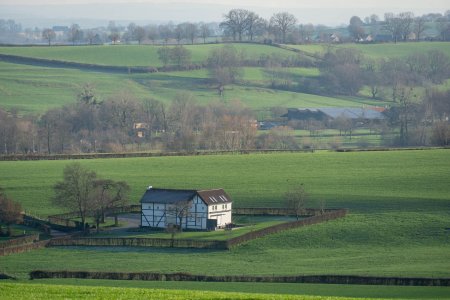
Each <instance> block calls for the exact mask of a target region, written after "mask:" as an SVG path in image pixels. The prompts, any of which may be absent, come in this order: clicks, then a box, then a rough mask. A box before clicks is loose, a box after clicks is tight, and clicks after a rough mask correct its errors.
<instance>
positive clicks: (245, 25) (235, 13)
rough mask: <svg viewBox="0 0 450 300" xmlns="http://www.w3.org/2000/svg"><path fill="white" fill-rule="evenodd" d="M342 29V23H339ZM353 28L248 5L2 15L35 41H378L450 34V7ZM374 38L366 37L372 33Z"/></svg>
mask: <svg viewBox="0 0 450 300" xmlns="http://www.w3.org/2000/svg"><path fill="white" fill-rule="evenodd" d="M335 29H338V28H335ZM344 29H346V30H347V32H348V36H347V34H342V33H341V31H340V30H334V31H333V28H330V27H327V26H324V25H313V24H311V23H308V24H306V23H301V22H299V20H298V19H297V18H296V17H295V16H294V15H293V14H291V13H289V12H278V13H274V14H273V15H272V16H271V17H270V18H268V19H265V18H263V17H261V16H259V15H258V14H257V13H256V12H254V11H250V10H247V9H232V10H230V11H228V12H227V13H225V14H224V15H223V19H222V21H220V22H211V23H204V22H183V23H179V24H175V23H173V22H169V23H166V24H158V25H156V24H148V25H137V24H136V23H134V22H131V23H129V24H128V25H127V26H123V25H120V24H117V23H116V22H115V21H110V22H109V23H108V24H107V25H106V26H102V27H98V28H89V29H81V27H80V25H79V24H76V23H74V24H72V25H70V26H55V27H51V28H50V27H48V28H38V27H35V28H25V29H23V28H22V25H21V24H20V23H17V22H15V21H14V20H12V19H9V20H4V19H0V42H3V43H7V42H8V41H9V42H22V43H36V42H40V41H42V40H43V41H46V42H47V43H48V44H49V45H51V44H52V43H54V42H58V43H69V44H73V45H75V44H90V45H92V44H103V43H109V42H110V43H113V44H116V43H118V42H121V43H138V44H141V43H144V42H145V43H152V44H155V43H158V44H194V43H200V42H202V43H207V42H222V41H227V40H232V41H257V42H266V43H271V42H277V43H289V44H300V43H311V42H332V41H333V39H332V38H330V35H331V33H332V32H334V34H337V35H339V41H341V42H342V41H348V42H350V41H356V42H358V41H373V40H374V39H375V38H376V36H377V35H386V34H387V35H389V36H390V38H389V40H386V39H385V38H383V39H382V40H381V41H384V42H386V41H393V42H398V41H406V40H422V39H424V38H425V36H427V37H430V36H429V34H426V31H427V30H430V29H431V30H432V31H433V32H435V34H433V35H432V36H431V37H432V38H433V39H439V40H444V41H448V40H450V10H449V11H446V12H445V13H444V14H440V13H429V14H424V15H421V16H414V14H413V13H412V12H408V11H405V12H401V13H399V14H394V13H391V12H387V13H385V14H384V16H383V19H382V18H381V17H379V16H378V15H375V14H372V15H370V16H367V17H365V18H363V19H362V18H360V17H358V16H353V17H351V18H350V20H349V25H348V26H347V28H344ZM369 35H370V36H371V38H372V39H371V40H367V39H366V38H367V37H368V36H369Z"/></svg>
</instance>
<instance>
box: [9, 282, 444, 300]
mask: <svg viewBox="0 0 450 300" xmlns="http://www.w3.org/2000/svg"><path fill="white" fill-rule="evenodd" d="M90 286H94V287H95V289H96V290H97V291H96V292H94V291H93V288H92V287H90ZM111 288H113V289H111ZM58 289H59V290H58ZM163 290H164V291H163ZM0 291H2V295H3V296H5V297H6V298H2V299H17V298H13V296H16V297H19V298H30V297H31V296H32V298H33V299H44V298H45V299H58V298H57V297H58V296H59V297H64V298H65V299H72V298H77V299H84V298H89V299H103V298H105V299H111V298H114V299H116V298H120V299H131V298H133V297H137V298H144V297H145V298H146V299H162V298H163V299H252V300H257V299H261V300H263V299H329V300H330V299H342V300H343V299H349V298H350V297H351V299H355V300H356V299H438V298H439V299H448V294H447V292H448V288H439V287H392V286H344V285H322V284H270V283H264V284H260V283H202V282H142V281H131V282H130V281H126V282H124V281H117V280H114V281H111V280H110V281H107V280H37V281H33V282H19V283H10V282H8V283H4V284H1V283H0ZM119 291H120V294H117V293H118V292H119ZM207 291H208V292H207ZM110 292H111V293H110ZM255 292H257V294H255ZM245 293H247V294H245ZM248 293H250V294H248ZM107 295H109V297H107ZM116 296H117V297H116ZM69 297H70V298H69ZM153 297H161V298H153ZM176 297H178V298H176ZM338 297H339V298H338Z"/></svg>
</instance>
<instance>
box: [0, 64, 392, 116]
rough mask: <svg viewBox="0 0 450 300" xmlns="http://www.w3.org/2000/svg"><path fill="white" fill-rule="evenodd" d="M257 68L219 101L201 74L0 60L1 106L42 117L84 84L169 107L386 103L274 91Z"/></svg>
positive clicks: (301, 71) (313, 72) (103, 93)
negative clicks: (181, 99) (186, 99)
mask: <svg viewBox="0 0 450 300" xmlns="http://www.w3.org/2000/svg"><path fill="white" fill-rule="evenodd" d="M290 72H292V73H293V74H294V76H300V75H304V76H313V77H314V76H317V74H318V70H317V69H305V68H293V69H291V70H290ZM267 81H268V79H267V78H266V77H265V75H264V70H263V69H261V68H245V69H244V77H243V82H242V84H236V85H229V86H227V87H226V90H225V96H224V98H221V97H219V95H218V93H217V91H216V89H215V86H214V85H213V84H211V83H210V81H209V80H208V72H207V71H206V70H194V71H183V72H168V73H151V74H131V75H128V74H113V73H100V72H88V71H81V70H76V69H61V68H44V67H38V66H27V65H18V64H12V63H6V62H0V107H2V108H6V109H12V108H17V109H18V110H19V111H20V112H22V113H33V112H37V113H42V112H45V111H46V110H47V109H49V108H53V107H60V106H62V105H65V104H68V103H72V102H74V101H75V99H76V95H77V94H78V93H80V91H81V89H82V86H83V84H85V83H90V84H91V85H93V86H94V88H95V90H96V93H97V94H98V95H99V98H101V99H102V100H105V99H108V98H109V97H112V96H114V95H116V94H120V93H127V94H131V95H133V96H134V97H136V98H137V99H141V100H142V99H148V98H154V99H157V100H160V101H162V102H165V103H170V102H171V101H172V99H173V98H174V97H175V95H176V94H177V93H186V92H188V93H190V94H192V95H193V96H194V97H195V98H196V99H197V100H198V102H199V103H203V104H207V103H210V102H212V101H232V100H240V101H241V102H242V103H243V104H244V105H246V106H248V107H250V108H251V109H254V110H256V111H258V110H267V109H268V108H269V107H273V106H280V107H301V106H304V107H326V106H341V107H354V106H361V105H363V104H367V105H383V104H385V102H382V101H373V100H366V99H361V98H357V97H335V98H334V97H326V96H319V95H312V94H304V93H296V92H289V91H282V90H274V89H271V88H268V87H266V86H267V85H268V83H267Z"/></svg>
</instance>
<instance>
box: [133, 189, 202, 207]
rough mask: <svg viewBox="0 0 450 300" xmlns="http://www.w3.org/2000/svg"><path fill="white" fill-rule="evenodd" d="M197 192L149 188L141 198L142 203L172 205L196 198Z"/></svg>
mask: <svg viewBox="0 0 450 300" xmlns="http://www.w3.org/2000/svg"><path fill="white" fill-rule="evenodd" d="M196 194H197V191H194V190H169V189H156V188H148V189H147V190H146V191H145V194H144V195H143V196H142V198H141V203H165V204H172V203H177V202H182V201H188V200H191V199H192V198H194V196H195V195H196Z"/></svg>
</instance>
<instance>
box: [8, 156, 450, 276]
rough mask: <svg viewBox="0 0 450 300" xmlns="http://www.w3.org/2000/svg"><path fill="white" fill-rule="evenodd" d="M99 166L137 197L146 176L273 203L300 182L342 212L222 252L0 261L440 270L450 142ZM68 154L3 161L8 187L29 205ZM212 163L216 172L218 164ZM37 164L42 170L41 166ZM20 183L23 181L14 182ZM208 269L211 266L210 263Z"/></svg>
mask: <svg viewBox="0 0 450 300" xmlns="http://www.w3.org/2000/svg"><path fill="white" fill-rule="evenodd" d="M81 163H82V164H83V165H85V166H87V167H89V168H92V169H94V170H96V171H97V172H98V173H99V175H101V176H105V177H111V178H113V179H116V180H119V179H120V180H124V179H125V180H127V181H128V183H129V184H130V186H131V187H132V199H133V202H135V203H136V202H137V201H138V199H139V198H140V196H141V195H142V193H143V191H144V189H145V187H146V186H147V185H149V184H151V185H153V186H156V187H167V188H198V189H207V188H213V187H222V188H224V189H225V190H226V191H227V192H228V193H229V194H230V196H231V197H232V198H233V199H234V201H235V205H236V206H241V207H242V206H282V205H283V194H284V191H285V190H286V189H287V188H288V187H289V186H290V185H293V184H299V183H304V184H305V186H306V187H307V190H308V192H309V193H310V194H311V197H312V200H311V202H310V203H309V204H308V206H315V205H317V201H318V200H320V199H324V200H325V201H326V207H329V208H330V207H347V208H350V210H351V213H350V215H348V216H347V217H346V218H344V219H341V220H335V221H330V222H328V223H323V224H318V225H314V226H311V227H305V228H299V229H295V230H290V231H286V232H283V233H280V234H275V235H271V236H267V237H265V238H261V239H258V240H255V241H251V242H249V243H247V244H244V245H241V246H239V247H236V248H234V249H232V250H230V251H206V250H197V251H194V250H183V249H171V250H167V249H145V248H101V247H94V248H92V247H67V248H48V249H43V250H37V251H33V252H29V253H23V254H17V255H12V256H6V257H0V266H1V267H0V271H1V272H5V273H7V274H11V275H15V276H18V277H19V278H26V277H27V273H28V272H29V271H31V270H33V269H51V270H57V269H61V266H64V269H70V270H102V271H164V272H190V273H193V274H200V273H207V274H212V275H214V274H215V275H223V274H234V275H236V274H254V275H258V274H260V275H271V274H275V275H285V274H359V275H385V276H430V277H435V276H441V277H448V276H449V275H450V273H449V271H448V270H450V252H449V251H448V247H449V240H448V232H447V231H448V230H447V229H446V228H449V221H448V220H449V219H450V218H449V216H450V213H449V210H448V207H449V205H450V198H449V195H450V185H449V184H448V180H449V178H450V156H449V152H448V150H427V151H391V152H365V153H364V152H363V153H333V152H316V153H304V154H270V155H268V154H260V155H225V156H204V157H161V158H141V159H137V158H132V159H114V160H111V159H103V160H88V161H82V162H81ZM66 164H67V161H37V162H1V163H0V178H1V181H2V186H3V187H4V188H5V191H6V192H7V193H8V195H10V196H12V197H13V198H15V199H17V200H19V201H21V202H22V203H23V205H24V207H25V208H26V209H29V210H32V211H34V212H36V213H39V214H50V213H55V212H59V211H61V209H59V208H53V207H51V205H50V201H49V199H50V198H51V196H52V190H51V186H52V185H53V184H54V182H55V181H57V180H59V179H60V178H61V175H62V169H63V167H64V166H65V165H66ZM218 170H220V172H218ZM43 174H45V175H43ZM24 180H25V181H26V182H27V184H26V186H24V185H23V184H22V183H23V182H24ZM211 265H214V266H216V268H214V269H211V268H210V267H209V266H211Z"/></svg>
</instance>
